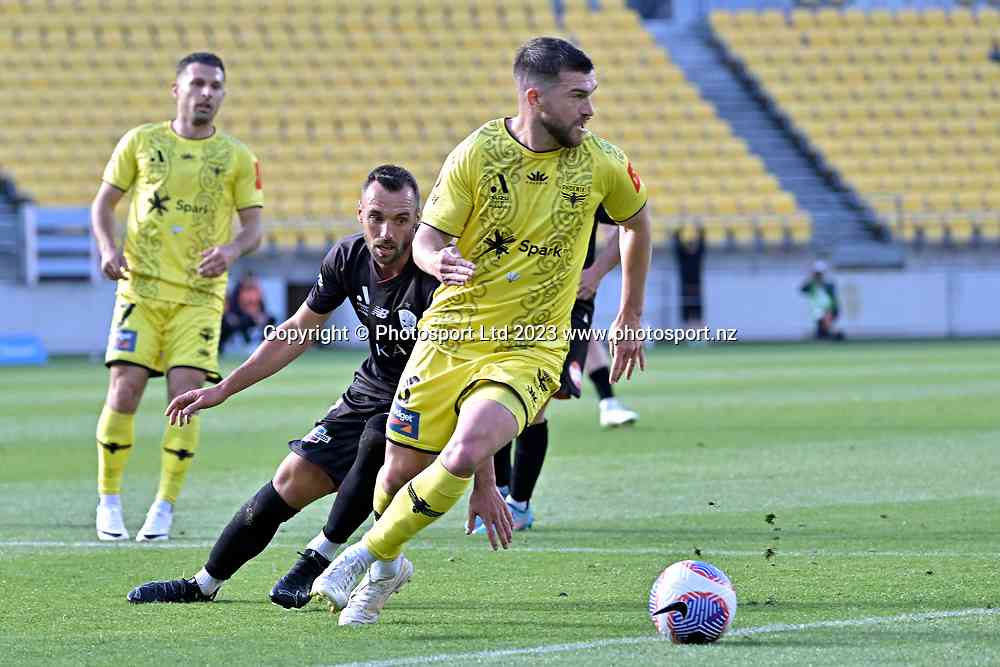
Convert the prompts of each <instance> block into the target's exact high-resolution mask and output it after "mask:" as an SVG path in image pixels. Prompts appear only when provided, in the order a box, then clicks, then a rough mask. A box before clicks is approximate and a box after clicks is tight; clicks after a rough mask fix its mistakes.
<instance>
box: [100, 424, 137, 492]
mask: <svg viewBox="0 0 1000 667" xmlns="http://www.w3.org/2000/svg"><path fill="white" fill-rule="evenodd" d="M134 442H135V415H127V414H124V413H121V412H115V411H114V410H112V409H111V408H109V407H108V406H107V404H105V405H104V409H103V410H101V417H100V418H99V419H98V420H97V492H98V493H100V494H101V495H118V494H119V493H121V490H122V473H124V472H125V464H126V463H127V462H128V457H129V454H131V453H132V445H133V444H134Z"/></svg>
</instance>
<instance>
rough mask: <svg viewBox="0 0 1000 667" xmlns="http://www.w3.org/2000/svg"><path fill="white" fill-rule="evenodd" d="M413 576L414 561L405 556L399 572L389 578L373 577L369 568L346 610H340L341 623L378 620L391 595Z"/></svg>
mask: <svg viewBox="0 0 1000 667" xmlns="http://www.w3.org/2000/svg"><path fill="white" fill-rule="evenodd" d="M412 576H413V563H411V562H410V561H409V559H407V558H406V557H405V556H404V557H403V558H402V559H401V561H400V564H399V572H398V573H397V574H396V576H395V577H389V578H388V579H378V580H375V579H372V570H371V569H369V570H368V572H367V573H366V574H365V578H364V579H362V580H361V583H360V584H358V587H357V588H355V589H354V591H353V592H351V598H350V600H348V602H347V606H346V607H345V608H344V611H342V612H340V620H339V621H338V623H339V624H340V625H371V624H372V623H375V622H376V621H378V617H379V614H380V613H381V612H382V607H384V606H385V603H386V602H388V601H389V596H391V595H392V594H393V593H398V592H399V589H401V588H402V587H403V586H404V585H405V584H406V582H408V581H409V580H410V577H412Z"/></svg>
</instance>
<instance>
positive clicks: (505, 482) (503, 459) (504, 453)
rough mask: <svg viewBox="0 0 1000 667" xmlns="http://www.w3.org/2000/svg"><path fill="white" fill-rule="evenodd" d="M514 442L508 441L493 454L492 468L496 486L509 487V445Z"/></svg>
mask: <svg viewBox="0 0 1000 667" xmlns="http://www.w3.org/2000/svg"><path fill="white" fill-rule="evenodd" d="M512 444H514V443H512V442H508V443H507V444H506V445H504V446H503V447H501V448H500V450H499V451H498V452H497V453H496V454H494V455H493V470H494V471H495V472H496V476H497V486H506V487H508V488H509V487H510V446H511V445H512Z"/></svg>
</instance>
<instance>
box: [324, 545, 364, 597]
mask: <svg viewBox="0 0 1000 667" xmlns="http://www.w3.org/2000/svg"><path fill="white" fill-rule="evenodd" d="M358 547H361V545H360V544H356V545H354V546H353V547H349V548H347V549H344V550H343V551H342V552H340V555H339V556H337V557H336V558H335V559H334V561H333V562H332V563H330V565H328V566H327V568H326V569H325V570H323V574H321V575H319V576H318V577H316V580H315V581H313V585H312V596H313V597H314V598H315V597H322V598H326V600H327V602H329V603H330V611H331V612H333V613H336V612H338V611H340V610H341V609H343V608H344V607H346V606H347V601H348V599H349V597H350V592H351V589H353V588H354V585H355V584H357V583H358V580H359V579H361V577H362V576H364V574H365V572H367V571H368V566H369V564H370V563H371V561H370V560H367V559H366V558H365V557H364V554H365V553H367V550H365V549H363V548H358Z"/></svg>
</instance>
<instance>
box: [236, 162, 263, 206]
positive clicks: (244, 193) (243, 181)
mask: <svg viewBox="0 0 1000 667" xmlns="http://www.w3.org/2000/svg"><path fill="white" fill-rule="evenodd" d="M233 204H234V205H235V206H236V210H237V211H242V210H243V209H245V208H254V207H261V206H263V205H264V177H263V173H262V172H261V167H260V160H258V159H257V156H255V155H254V154H253V153H252V152H250V149H248V148H244V149H243V150H241V151H240V152H239V165H238V166H237V169H236V182H235V183H234V184H233Z"/></svg>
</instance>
